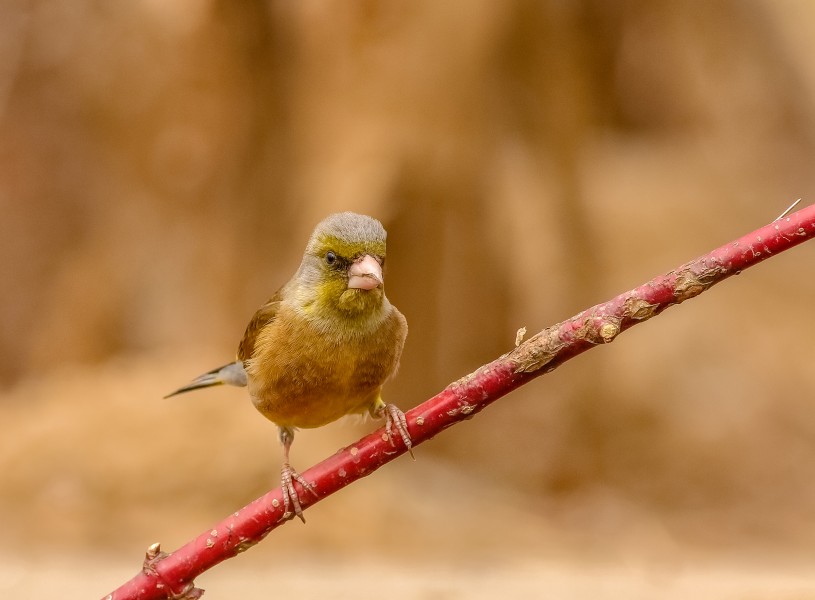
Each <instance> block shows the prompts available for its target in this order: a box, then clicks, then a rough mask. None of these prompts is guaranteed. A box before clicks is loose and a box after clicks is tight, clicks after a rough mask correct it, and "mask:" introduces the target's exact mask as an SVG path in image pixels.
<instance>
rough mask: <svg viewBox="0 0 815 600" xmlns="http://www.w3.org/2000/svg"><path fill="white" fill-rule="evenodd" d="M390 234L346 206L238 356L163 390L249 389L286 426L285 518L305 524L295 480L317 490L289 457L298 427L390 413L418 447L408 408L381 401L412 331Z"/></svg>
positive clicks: (318, 236) (262, 314) (395, 427)
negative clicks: (389, 270)
mask: <svg viewBox="0 0 815 600" xmlns="http://www.w3.org/2000/svg"><path fill="white" fill-rule="evenodd" d="M386 238H387V234H386V232H385V229H384V227H383V226H382V224H381V223H380V222H379V221H378V220H376V219H374V218H373V217H369V216H366V215H360V214H356V213H352V212H342V213H337V214H332V215H330V216H328V217H326V218H325V219H323V220H322V221H321V222H320V223H318V224H317V226H316V227H315V229H314V231H313V233H312V234H311V237H310V238H309V240H308V243H307V244H306V249H305V252H304V254H303V259H302V261H301V263H300V266H299V268H298V269H297V271H296V272H295V274H294V276H293V277H292V278H291V279H290V280H289V282H288V283H286V284H285V285H284V286H283V287H281V288H280V289H279V290H278V291H277V293H275V294H274V295H273V296H272V297H271V299H270V300H268V301H267V302H266V303H265V304H263V305H262V306H261V307H260V308H259V309H258V310H257V312H256V313H255V314H254V316H253V317H252V319H251V320H250V321H249V324H248V325H247V327H246V331H245V332H244V334H243V338H242V339H241V340H240V343H239V344H238V351H237V356H236V360H235V361H234V362H231V363H228V364H226V365H224V366H222V367H218V368H216V369H213V370H211V371H208V372H207V373H204V374H203V375H200V376H198V377H196V378H195V379H194V380H192V381H191V382H190V383H189V384H187V385H185V386H183V387H180V388H179V389H177V390H175V391H174V392H172V393H170V394H168V395H167V396H165V398H169V397H171V396H175V395H178V394H182V393H185V392H190V391H193V390H198V389H202V388H207V387H211V386H217V385H233V386H245V387H247V388H248V391H249V396H250V398H251V400H252V403H253V404H254V406H255V408H257V410H258V411H259V412H260V413H261V414H262V415H263V416H265V417H266V418H267V419H268V420H270V421H271V422H272V423H274V424H275V425H277V428H278V436H279V439H280V443H281V445H282V448H283V463H282V467H281V488H282V491H283V502H284V515H283V518H284V519H290V518H293V517H294V515H296V516H297V517H299V518H300V520H301V521H303V522H304V523H305V517H304V516H303V510H302V505H301V499H300V497H299V496H298V493H297V490H296V489H295V486H294V482H297V483H299V484H300V485H301V486H303V489H304V490H307V491H309V492H310V493H312V494H313V495H315V496H317V494H316V492H315V489H314V484H312V483H309V482H308V481H307V480H306V479H305V478H303V477H302V476H301V475H300V474H299V473H298V472H297V471H295V470H294V469H293V468H292V467H291V465H290V463H289V451H290V449H291V446H292V442H293V441H294V434H295V431H297V430H298V429H301V428H305V429H309V428H316V427H321V426H323V425H326V424H328V423H331V422H333V421H336V420H338V419H339V418H341V417H343V416H346V415H351V414H365V413H369V414H370V415H371V416H374V417H377V418H381V417H383V416H384V417H385V419H386V425H385V429H386V433H387V435H388V438H389V439H390V441H391V444H394V431H395V432H396V433H398V435H399V437H400V438H401V440H402V443H403V444H404V445H405V447H406V448H407V450H408V451H409V452H410V453H411V455H412V454H413V452H412V443H411V439H410V435H409V433H408V429H407V420H406V418H405V415H404V413H403V412H402V411H401V410H400V409H399V408H398V407H397V406H396V405H394V404H386V403H385V402H384V401H383V399H382V386H383V384H384V383H385V382H386V381H388V380H389V379H390V378H391V377H393V376H394V375H395V373H396V371H397V369H398V367H399V360H400V357H401V355H402V349H403V347H404V344H405V338H406V337H407V331H408V328H407V321H406V319H405V317H404V315H402V313H401V312H399V310H398V309H397V308H396V307H395V306H394V305H393V304H391V303H390V302H389V301H388V298H387V296H385V289H384V285H385V283H384V275H383V273H384V267H385V248H386ZM394 445H395V444H394Z"/></svg>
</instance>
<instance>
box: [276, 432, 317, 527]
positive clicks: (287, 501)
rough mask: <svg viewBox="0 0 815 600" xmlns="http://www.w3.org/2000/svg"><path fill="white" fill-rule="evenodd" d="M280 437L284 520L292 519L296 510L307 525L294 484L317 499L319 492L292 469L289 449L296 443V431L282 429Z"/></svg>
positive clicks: (296, 513)
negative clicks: (297, 484) (281, 445)
mask: <svg viewBox="0 0 815 600" xmlns="http://www.w3.org/2000/svg"><path fill="white" fill-rule="evenodd" d="M279 435H280V443H281V444H283V467H282V468H281V469H280V487H281V489H282V490H283V509H284V511H285V512H284V514H283V518H284V519H291V518H292V516H293V515H292V511H291V509H294V514H295V515H297V516H298V517H300V520H301V521H302V522H303V523H305V522H306V518H305V517H304V516H303V509H302V507H301V506H300V497H299V496H298V495H297V490H296V489H294V482H295V481H296V482H297V483H299V484H300V485H302V486H303V489H306V490H308V491H309V492H311V493H312V494H314V496H315V497H316V496H317V492H315V491H314V484H313V483H309V482H308V481H306V480H305V478H304V477H302V476H301V475H300V473H298V472H297V471H295V470H294V469H292V468H291V465H290V464H289V449H290V448H291V443H292V442H293V441H294V429H291V428H290V427H280V428H279Z"/></svg>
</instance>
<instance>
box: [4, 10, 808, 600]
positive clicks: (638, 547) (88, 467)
mask: <svg viewBox="0 0 815 600" xmlns="http://www.w3.org/2000/svg"><path fill="white" fill-rule="evenodd" d="M813 39H815V5H814V4H813V3H812V2H810V1H809V0H715V1H712V2H708V1H702V0H682V1H675V0H624V1H622V0H621V1H618V2H606V1H605V0H567V1H562V0H561V1H554V0H550V1H546V0H539V1H533V0H508V1H502V2H497V1H491V0H445V1H444V2H435V1H432V0H416V1H411V2H395V1H394V2H376V1H361V0H360V1H355V2H328V1H318V0H307V1H304V2H284V1H270V2H227V1H217V0H175V1H173V2H162V1H160V0H140V1H136V2H123V1H112V2H98V1H91V0H75V1H73V2H53V1H46V0H6V1H5V2H3V4H2V7H0V281H2V293H0V323H1V324H2V328H1V329H0V421H2V424H3V427H2V429H3V434H2V436H0V514H2V527H0V542H1V543H0V565H2V566H0V594H2V595H3V596H6V597H15V598H39V597H54V596H59V597H62V598H69V599H70V598H85V597H99V596H101V595H103V594H104V593H107V592H108V591H110V590H111V589H113V588H114V587H116V586H117V585H118V584H120V583H122V582H124V581H125V580H126V579H128V578H129V577H130V576H131V575H132V574H133V573H135V572H136V571H137V570H138V569H139V567H140V564H141V559H142V557H143V552H144V550H145V549H146V547H147V546H148V545H149V544H150V543H152V542H155V541H161V542H162V543H163V545H164V548H165V549H167V550H171V549H174V548H176V547H177V546H179V545H180V544H182V543H183V542H185V541H186V540H187V539H189V538H191V537H192V536H194V535H197V534H198V533H200V532H201V531H203V530H205V529H206V528H207V527H208V526H210V525H212V524H213V523H215V522H217V521H219V520H220V519H221V518H222V517H223V516H225V515H226V514H228V513H229V512H232V511H234V510H236V509H237V508H239V507H240V506H242V505H244V504H245V503H247V502H249V501H251V500H252V499H254V498H255V497H257V496H258V495H260V494H262V493H263V492H264V491H265V490H266V489H268V488H269V487H271V486H273V485H275V484H276V482H277V478H278V469H279V449H278V443H277V439H276V432H275V428H274V427H273V426H272V425H271V424H270V423H268V422H266V421H265V420H264V419H263V418H262V417H260V416H259V415H258V414H257V413H256V412H255V410H254V409H253V408H252V406H251V404H250V403H249V402H248V401H247V397H246V392H245V390H242V389H214V390H207V391H204V392H200V393H198V394H197V395H188V396H182V397H178V398H174V399H172V400H162V399H161V397H162V396H163V395H164V394H165V393H167V392H169V391H170V390H172V389H174V388H176V387H177V386H178V385H180V384H183V383H185V382H186V381H188V380H189V379H190V378H192V377H193V376H195V375H197V374H199V373H200V372H202V371H204V370H207V369H209V368H211V367H214V366H217V365H220V364H223V363H224V362H226V361H227V360H229V359H231V357H232V356H233V355H234V352H235V349H236V346H237V342H238V340H239V338H240V336H241V334H242V332H243V328H244V326H245V324H246V322H247V321H248V319H249V318H250V316H251V315H252V313H253V312H254V310H255V309H256V308H257V306H259V305H260V304H261V303H262V302H263V301H265V300H266V299H267V298H268V297H269V296H270V295H271V294H272V293H273V292H274V291H275V290H276V288H277V287H278V286H279V285H280V284H282V283H283V282H284V281H285V280H286V279H287V278H288V277H289V276H290V274H291V273H292V272H293V271H294V270H295V268H296V267H297V264H298V262H299V257H300V255H301V252H302V249H303V246H304V243H305V240H306V238H307V236H308V234H309V232H310V231H311V229H312V227H313V226H314V224H315V223H316V222H317V221H319V220H320V219H321V218H322V217H324V216H325V215H326V214H328V213H331V212H334V211H339V210H355V211H359V212H364V213H367V214H371V215H373V216H376V217H377V218H379V219H380V220H382V221H383V223H384V224H385V226H386V228H387V229H388V231H389V258H388V263H389V271H388V274H387V290H388V295H389V297H390V298H391V299H392V301H393V302H394V303H395V304H396V305H397V306H398V307H399V308H400V309H401V310H402V311H403V312H404V313H405V315H406V316H407V318H408V321H409V324H410V335H409V337H408V343H407V347H406V350H405V354H404V358H403V361H402V368H401V371H400V373H399V376H398V377H397V378H396V380H394V381H393V382H392V383H391V384H390V385H389V386H388V388H387V390H386V391H387V396H388V398H389V399H390V400H391V401H394V402H396V403H397V404H400V405H401V406H402V407H403V408H408V407H410V406H413V405H415V404H417V403H418V402H420V401H422V400H423V399H425V398H427V397H429V396H430V395H432V394H433V393H435V392H437V391H439V390H440V389H441V388H442V387H444V386H445V385H446V384H447V383H449V382H450V381H453V380H454V379H457V378H458V377H460V376H461V375H463V374H465V373H468V372H470V371H472V370H473V369H475V368H476V367H478V366H479V365H481V364H482V363H484V362H487V361H489V360H491V359H493V358H495V357H496V356H498V355H499V354H501V353H503V352H505V351H507V350H508V349H509V348H511V347H512V345H513V343H514V339H515V332H516V330H517V329H518V328H519V327H521V326H526V327H527V328H528V330H529V332H530V333H533V332H535V331H537V330H539V329H541V328H543V327H545V326H547V325H549V324H552V323H555V322H557V321H560V320H562V319H564V318H566V317H568V316H570V315H572V314H574V313H576V312H579V311H580V310H582V309H583V308H586V307H587V306H589V305H591V304H594V303H596V302H600V301H603V300H605V299H608V298H609V297H611V296H613V295H616V294H617V293H619V292H622V291H624V290H626V289H629V288H631V287H633V286H635V285H638V284H640V283H642V282H644V281H645V280H647V279H648V278H650V277H651V276H653V275H656V274H658V273H661V272H664V271H667V270H669V269H671V268H673V267H674V266H677V265H678V264H681V263H683V262H685V261H686V260H689V259H691V258H693V257H695V256H697V255H699V254H702V253H704V252H707V251H708V250H710V249H712V248H714V247H716V246H718V245H720V244H722V243H724V242H727V241H729V240H730V239H732V238H735V237H737V236H739V235H741V234H743V233H746V232H748V231H750V230H752V229H754V228H756V227H758V226H761V225H763V224H765V223H767V222H769V221H771V220H773V219H774V218H775V217H776V216H778V214H780V213H781V212H782V211H783V210H784V209H785V208H786V207H787V206H788V205H789V204H790V203H791V202H792V201H793V200H795V199H796V198H798V197H803V199H804V204H809V203H811V202H812V199H813V197H815V194H814V193H813V186H815V172H813V168H812V165H813V164H815V62H814V61H813V60H812V52H813V50H812V40H813ZM814 261H815V247H809V245H806V244H805V245H803V246H801V247H799V248H797V249H796V250H793V251H791V252H789V253H787V254H784V255H782V256H779V257H777V258H774V259H772V260H771V261H769V262H766V263H764V264H762V265H761V266H759V267H757V268H755V269H751V270H750V271H748V272H746V273H744V274H743V275H741V276H740V277H738V278H734V279H731V280H729V281H728V282H727V283H725V284H723V285H721V286H718V287H716V288H714V289H713V290H712V291H711V292H709V293H708V294H705V295H703V296H701V297H700V298H698V299H696V300H694V301H693V302H689V303H686V304H683V305H682V306H681V308H674V309H671V310H669V311H668V312H666V313H665V314H663V315H661V316H660V317H659V318H658V319H655V320H653V321H650V322H649V323H647V324H645V325H643V326H641V327H638V328H635V329H634V330H632V331H631V332H629V333H626V334H625V335H624V336H621V338H620V339H618V340H617V341H615V343H614V344H612V345H611V346H608V347H603V348H597V349H595V350H593V351H592V352H590V353H588V354H586V355H584V356H581V357H579V358H578V359H576V360H574V361H572V362H570V363H568V364H567V365H565V366H563V367H562V368H560V369H558V370H557V371H555V372H553V373H551V374H550V375H547V376H546V377H544V378H542V379H540V380H537V381H536V382H534V383H533V384H531V385H529V386H526V387H525V388H523V389H521V390H519V391H517V392H516V393H514V394H512V395H511V396H509V397H507V398H506V399H505V400H503V401H501V402H499V403H498V404H496V405H495V406H494V407H492V408H490V409H489V410H487V411H486V412H485V413H483V414H482V415H480V416H479V417H478V418H477V419H474V420H473V421H470V422H468V423H466V424H464V425H462V426H460V427H456V428H454V429H452V430H448V431H447V432H446V433H445V434H444V435H442V436H439V437H438V438H437V439H435V440H433V441H432V442H430V443H428V444H426V445H423V446H421V447H420V448H419V449H418V450H417V452H416V454H417V460H416V462H415V463H414V462H411V461H410V460H408V459H400V460H399V461H397V462H396V463H394V464H392V465H390V466H389V467H388V468H386V469H383V470H382V471H381V472H379V473H377V474H376V475H374V476H372V477H370V478H367V479H366V480H364V481H361V482H359V483H358V484H357V485H355V486H352V487H351V488H349V489H347V490H345V491H343V493H341V494H339V495H338V496H335V497H334V498H332V499H331V500H330V501H327V502H324V503H321V504H320V505H318V506H316V507H314V508H313V509H312V510H310V511H309V512H308V514H307V516H308V521H309V522H308V524H307V525H306V526H301V525H300V524H299V523H292V524H289V525H287V526H286V527H283V528H282V529H281V530H279V531H276V532H275V533H274V534H272V536H270V537H269V538H268V539H267V540H266V541H265V542H264V543H263V544H260V545H259V546H257V547H255V548H254V549H253V550H252V551H251V552H248V553H246V554H244V555H242V556H241V557H239V558H238V559H235V560H233V561H230V562H228V563H226V564H223V565H221V566H220V567H218V568H216V569H215V570H214V571H213V572H211V573H209V574H206V575H205V576H203V577H201V578H200V579H199V580H198V584H199V586H201V587H204V588H206V589H207V590H208V594H209V595H211V596H212V597H221V598H230V597H231V598H235V597H242V598H267V597H269V596H270V594H273V593H277V594H281V593H289V594H295V595H296V596H297V597H306V598H307V597H317V596H321V597H325V596H328V597H348V598H351V597H353V598H378V597H380V596H381V594H382V593H388V594H391V595H393V597H404V598H428V599H431V598H432V599H440V598H480V597H484V598H487V597H495V594H496V593H498V592H500V593H502V594H504V595H505V596H506V595H508V596H509V597H543V596H546V597H557V598H597V597H605V598H617V597H619V598H686V597H688V596H690V595H694V596H695V597H700V598H751V599H755V598H773V599H778V598H804V597H815V569H813V568H812V566H813V561H815V478H813V476H812V472H813V464H814V463H815V411H813V403H814V402H815V393H813V392H815V347H813V343H812V339H813V335H812V334H813V327H815V311H813V302H814V301H815V278H814V277H813V262H814ZM374 426H375V425H374V424H373V423H371V422H368V423H358V422H356V421H352V420H346V421H342V422H340V423H337V424H334V425H331V426H328V427H326V428H323V429H320V430H317V431H305V432H301V433H300V434H298V438H297V441H296V443H295V445H294V449H293V463H294V465H295V466H297V467H298V468H300V469H305V468H306V467H307V466H309V465H310V464H312V463H314V462H316V461H317V460H319V459H321V458H322V457H324V456H326V455H328V454H330V453H331V452H333V451H334V450H335V449H337V448H339V447H340V446H342V445H345V444H347V443H350V442H351V441H352V440H354V439H356V438H357V437H358V436H359V435H360V434H362V433H364V432H366V431H370V430H371V428H372V427H374ZM209 595H208V596H207V597H209Z"/></svg>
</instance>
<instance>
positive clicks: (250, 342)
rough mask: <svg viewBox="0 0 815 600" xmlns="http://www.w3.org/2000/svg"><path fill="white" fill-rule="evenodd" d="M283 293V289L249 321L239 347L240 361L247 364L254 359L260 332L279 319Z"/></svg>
mask: <svg viewBox="0 0 815 600" xmlns="http://www.w3.org/2000/svg"><path fill="white" fill-rule="evenodd" d="M282 292H283V290H282V289H280V290H278V291H277V293H276V294H275V295H274V296H272V297H271V298H270V299H269V301H268V302H266V304H264V305H263V306H261V307H260V308H259V309H258V310H257V312H256V313H255V315H254V316H253V317H252V320H251V321H249V325H247V326H246V331H245V332H244V334H243V339H242V340H241V342H240V344H239V345H238V360H242V361H244V362H245V361H247V360H249V359H250V358H252V354H253V353H254V351H255V341H256V340H257V337H258V334H259V333H260V330H261V329H263V328H264V327H265V326H266V325H268V324H269V323H271V322H272V321H274V320H275V317H277V311H278V308H279V307H280V302H281V301H282V299H283V293H282Z"/></svg>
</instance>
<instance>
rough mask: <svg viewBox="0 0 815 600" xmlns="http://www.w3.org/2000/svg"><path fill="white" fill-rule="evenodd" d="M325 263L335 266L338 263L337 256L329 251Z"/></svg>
mask: <svg viewBox="0 0 815 600" xmlns="http://www.w3.org/2000/svg"><path fill="white" fill-rule="evenodd" d="M325 262H326V263H327V264H329V265H333V264H334V263H335V262H337V255H336V254H334V253H333V252H331V251H330V250H329V251H328V252H326V254H325Z"/></svg>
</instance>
